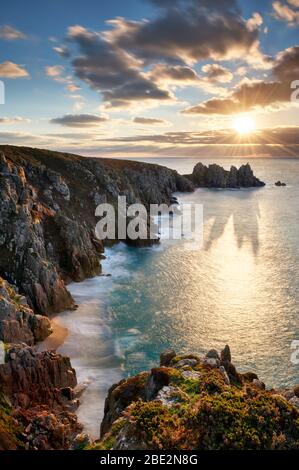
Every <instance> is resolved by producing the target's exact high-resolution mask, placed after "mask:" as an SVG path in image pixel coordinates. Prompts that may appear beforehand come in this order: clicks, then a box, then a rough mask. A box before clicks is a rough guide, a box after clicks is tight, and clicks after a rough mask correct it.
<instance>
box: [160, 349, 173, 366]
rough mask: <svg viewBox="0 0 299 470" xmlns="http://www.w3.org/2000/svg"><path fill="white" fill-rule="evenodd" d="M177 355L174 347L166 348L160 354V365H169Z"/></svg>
mask: <svg viewBox="0 0 299 470" xmlns="http://www.w3.org/2000/svg"><path fill="white" fill-rule="evenodd" d="M175 356H176V352H175V351H174V350H173V349H165V350H164V351H162V353H161V354H160V366H169V364H170V363H171V360H172V359H173V358H174V357H175Z"/></svg>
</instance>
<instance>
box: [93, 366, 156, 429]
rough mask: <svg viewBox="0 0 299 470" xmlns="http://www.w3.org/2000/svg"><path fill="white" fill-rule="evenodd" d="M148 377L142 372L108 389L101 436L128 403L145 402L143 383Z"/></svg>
mask: <svg viewBox="0 0 299 470" xmlns="http://www.w3.org/2000/svg"><path fill="white" fill-rule="evenodd" d="M148 376H149V374H148V373H145V372H142V373H141V374H138V375H137V376H135V377H130V378H128V379H126V380H121V381H120V382H119V383H118V384H114V385H112V387H110V389H109V391H108V394H107V398H106V400H105V407H104V418H103V421H102V423H101V436H103V435H104V434H106V432H107V431H108V430H109V429H110V427H111V425H112V423H113V422H114V421H116V420H117V419H118V418H119V417H120V416H121V414H122V412H123V411H124V410H125V409H126V407H127V406H128V405H129V404H130V403H132V402H134V401H136V400H139V399H142V400H145V383H146V381H147V378H148Z"/></svg>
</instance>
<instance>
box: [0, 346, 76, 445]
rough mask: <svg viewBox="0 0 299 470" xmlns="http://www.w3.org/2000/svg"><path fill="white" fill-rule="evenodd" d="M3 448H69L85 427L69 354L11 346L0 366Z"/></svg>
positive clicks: (1, 436)
mask: <svg viewBox="0 0 299 470" xmlns="http://www.w3.org/2000/svg"><path fill="white" fill-rule="evenodd" d="M0 384H1V396H0V449H19V448H26V449H35V450H46V449H67V448H69V446H70V444H71V442H72V440H73V439H74V437H75V436H76V435H77V434H78V433H79V432H80V431H81V430H82V427H81V426H80V425H79V424H78V421H77V417H76V415H75V414H74V411H75V409H76V407H77V406H78V404H79V402H78V400H77V399H76V397H75V391H74V388H75V386H76V384H77V380H76V373H75V371H74V369H73V368H72V367H71V364H70V360H69V358H66V357H63V356H61V355H59V354H56V353H55V352H51V351H46V352H42V353H37V352H36V351H35V350H34V349H33V348H31V347H29V346H26V345H24V344H23V345H21V344H19V345H8V346H7V349H6V358H5V363H4V364H1V365H0Z"/></svg>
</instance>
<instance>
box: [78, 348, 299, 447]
mask: <svg viewBox="0 0 299 470" xmlns="http://www.w3.org/2000/svg"><path fill="white" fill-rule="evenodd" d="M188 358H189V357H188V356H187V357H186V356H185V357H181V358H180V361H179V362H182V363H183V362H184V360H185V359H188ZM203 359H204V360H214V361H217V360H218V362H219V359H217V358H215V357H210V358H209V357H208V358H207V357H204V358H203ZM225 359H226V364H227V365H230V366H231V368H234V366H233V365H232V363H231V362H229V361H228V359H229V357H228V355H226V356H225ZM230 360H231V358H230ZM177 365H178V362H177V361H172V362H171V363H170V365H169V366H168V367H167V368H166V367H161V368H159V369H153V370H152V371H151V374H150V376H149V378H148V379H147V380H146V384H145V388H147V387H149V388H150V392H151V393H148V394H146V396H145V394H144V393H143V390H144V388H143V386H141V388H138V393H136V391H137V390H136V389H135V392H134V393H133V394H132V393H131V391H132V383H134V379H135V380H137V382H138V383H139V384H140V375H139V376H136V377H135V378H134V377H132V378H130V379H128V380H127V381H121V382H120V383H119V384H118V385H115V386H114V388H113V390H111V391H110V392H109V394H108V398H107V402H106V403H107V405H108V403H109V406H107V407H106V408H105V416H104V421H103V422H104V423H105V426H104V427H102V434H101V440H100V441H98V442H96V443H91V444H89V445H88V447H87V448H88V449H93V448H94V449H97V450H104V449H105V450H112V449H113V450H137V449H142V450H151V451H155V450H161V449H164V450H165V449H176V450H182V451H186V450H197V451H201V450H216V449H217V450H245V449H246V450H270V449H271V450H274V449H275V450H278V449H279V450H284V449H285V450H286V449H288V450H290V449H293V450H295V449H297V450H298V448H299V447H298V442H299V409H298V408H297V407H299V399H298V398H297V397H296V396H295V395H294V396H293V397H292V398H291V399H290V401H289V402H288V401H287V400H286V399H285V398H284V397H283V396H281V395H278V394H277V391H276V390H271V391H267V390H265V389H264V384H262V382H260V381H257V379H255V378H253V376H254V374H253V373H248V374H247V377H246V380H245V378H243V376H242V375H241V374H238V373H237V371H236V370H235V368H234V374H235V375H236V376H237V377H238V378H239V381H238V382H236V381H232V380H230V378H229V377H228V375H229V374H228V373H227V371H226V369H225V368H224V366H223V365H220V367H215V368H211V367H210V366H209V365H207V364H205V363H204V361H203V360H201V361H197V362H196V364H194V365H193V367H191V366H189V370H185V369H184V367H185V366H184V365H182V367H177ZM174 366H175V367H174ZM232 370H233V369H231V372H232ZM244 375H245V374H244ZM145 377H146V376H145V375H143V379H144V378H145ZM251 379H252V380H253V382H252V383H251ZM132 381H133V382H132ZM165 382H167V383H165ZM142 383H143V384H144V381H142ZM262 385H263V386H262ZM127 387H128V392H127V391H126V388H127ZM158 389H159V390H158ZM141 390H142V391H141ZM157 390H158V391H157ZM115 394H117V395H118V399H117V400H115V397H114V395H115ZM119 394H121V395H122V396H125V397H126V398H127V399H128V398H129V397H131V400H130V399H129V400H126V407H124V405H125V402H124V401H123V402H122V406H119V400H120V397H119ZM253 436H254V438H253Z"/></svg>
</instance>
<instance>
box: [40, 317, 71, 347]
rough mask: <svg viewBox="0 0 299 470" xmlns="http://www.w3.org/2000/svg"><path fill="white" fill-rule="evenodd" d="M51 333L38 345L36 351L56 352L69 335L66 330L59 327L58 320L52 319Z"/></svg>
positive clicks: (63, 327)
mask: <svg viewBox="0 0 299 470" xmlns="http://www.w3.org/2000/svg"><path fill="white" fill-rule="evenodd" d="M51 325H52V329H53V333H52V334H51V335H50V336H48V338H46V339H45V340H44V341H43V342H42V343H40V344H39V345H38V347H37V349H38V351H46V350H55V351H56V350H57V349H58V348H60V347H61V346H62V345H63V344H64V342H65V340H66V339H67V337H68V335H69V331H68V329H67V328H66V327H65V326H63V325H61V323H60V322H59V320H57V319H53V320H52V321H51Z"/></svg>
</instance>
